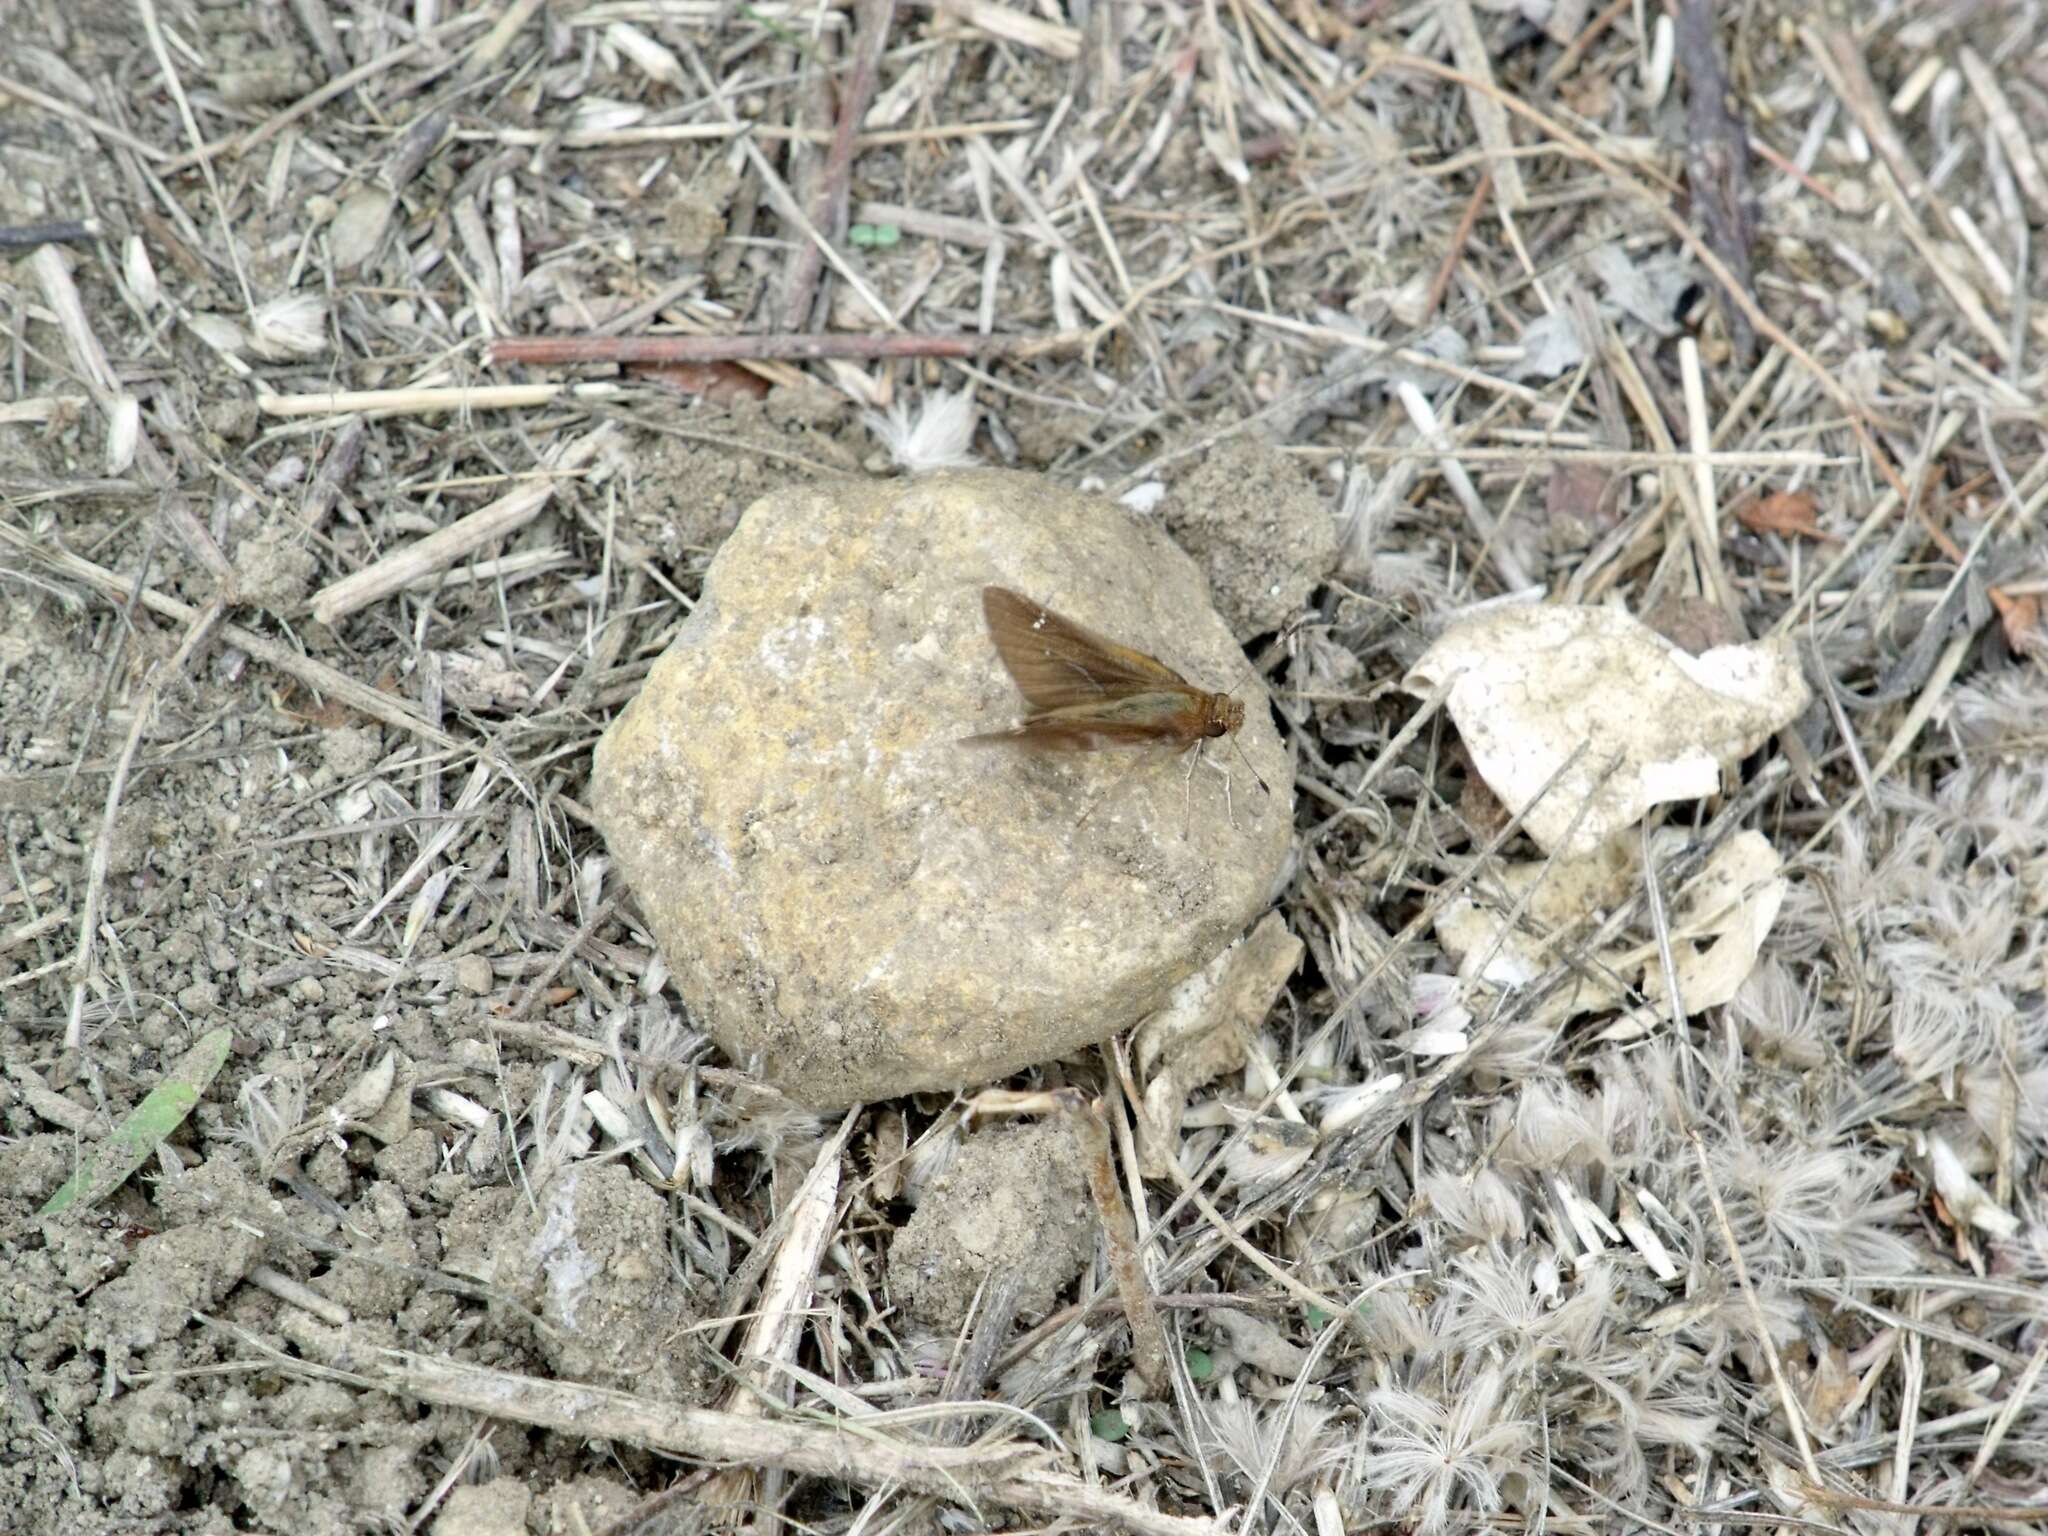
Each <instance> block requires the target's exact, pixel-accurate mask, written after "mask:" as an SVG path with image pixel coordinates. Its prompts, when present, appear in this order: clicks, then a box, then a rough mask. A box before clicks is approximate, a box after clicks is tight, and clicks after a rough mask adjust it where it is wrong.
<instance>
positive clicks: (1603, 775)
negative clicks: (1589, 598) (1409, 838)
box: [1402, 607, 1807, 856]
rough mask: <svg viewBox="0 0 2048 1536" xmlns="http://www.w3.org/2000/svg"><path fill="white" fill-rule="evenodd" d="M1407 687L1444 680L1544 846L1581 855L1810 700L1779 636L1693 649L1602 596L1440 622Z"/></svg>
mask: <svg viewBox="0 0 2048 1536" xmlns="http://www.w3.org/2000/svg"><path fill="white" fill-rule="evenodd" d="M1402 686H1403V687H1404V688H1406V689H1407V690H1408V691H1409V692H1411V693H1416V694H1422V695H1428V694H1430V693H1432V692H1434V691H1435V690H1436V689H1437V688H1438V687H1440V686H1445V687H1447V688H1448V690H1449V696H1448V701H1447V703H1448V708H1449V710H1450V714H1451V718H1452V720H1453V721H1455V722H1456V724H1457V727H1458V731H1459V734H1460V735H1461V736H1462V737H1463V738H1464V741H1465V745H1466V748H1467V750H1469V751H1470V752H1471V754H1472V761H1473V763H1474V764H1475V765H1476V766H1477V767H1478V769H1479V772H1480V774H1481V775H1482V776H1483V777H1484V778H1485V780H1486V782H1487V784H1488V785H1489V786H1490V787H1491V788H1492V790H1493V792H1494V793H1495V794H1496V795H1498V796H1500V799H1501V802H1502V804H1504V805H1506V806H1507V807H1508V809H1509V810H1510V811H1514V812H1520V813H1523V823H1522V824H1523V826H1524V827H1525V828H1526V829H1527V831H1528V833H1529V835H1530V836H1531V837H1533V838H1534V839H1535V840H1536V842H1537V843H1538V844H1539V845H1541V846H1542V847H1543V848H1545V849H1547V850H1550V851H1552V852H1556V853H1564V854H1568V855H1573V856H1578V855H1583V854H1588V853H1591V852H1593V851H1594V850H1596V849H1597V848H1599V846H1600V845H1601V844H1602V843H1604V842H1605V841H1606V840H1607V839H1608V838H1610V837H1612V836H1613V835H1614V834H1615V833H1617V832H1620V831H1622V830H1624V829H1626V828H1628V827H1632V826H1634V825H1635V824H1636V823H1637V822H1638V821H1640V820H1641V819H1642V818H1643V816H1644V815H1645V814H1646V813H1647V812H1648V811H1649V809H1650V808H1651V807H1652V806H1655V805H1662V804H1664V803H1666V802H1668V801H1673V800H1695V799H1698V798H1700V797H1702V796H1704V795H1710V794H1712V793H1714V791H1715V790H1717V789H1718V788H1719V787H1720V782H1721V770H1722V767H1723V765H1724V764H1730V763H1733V762H1735V761H1736V760H1738V759H1740V758H1741V757H1742V756H1744V755H1745V754H1747V753H1749V752H1752V751H1754V750H1755V749H1756V748H1757V747H1758V746H1760V745H1761V744H1762V743H1763V742H1764V741H1766V740H1768V739H1769V737H1770V736H1771V734H1772V733H1773V732H1775V731H1777V730H1780V729H1782V728H1783V727H1784V726H1786V725H1788V724H1789V723H1791V721H1792V720H1793V719H1795V718H1796V717H1797V716H1798V714H1799V712H1800V710H1802V709H1804V708H1805V707H1806V701H1807V689H1806V682H1805V679H1804V678H1802V677H1801V676H1800V672H1799V664H1798V661H1797V660H1796V658H1795V657H1794V654H1793V652H1792V650H1791V649H1790V647H1789V646H1788V645H1785V644H1783V643H1776V642H1774V643H1764V644H1756V645H1724V646H1716V647H1715V648H1714V649H1712V650H1709V651H1706V652H1703V653H1702V654H1700V655H1698V656H1689V655H1687V654H1686V653H1685V652H1684V651H1682V650H1680V649H1679V648H1678V647H1676V646H1674V645H1672V644H1671V643H1670V642H1669V641H1668V640H1665V639H1664V638H1663V637H1662V636H1660V635H1658V634H1656V633H1654V632H1653V631H1651V630H1650V629H1648V628H1647V627H1645V626H1644V625H1643V624H1641V623H1639V622H1638V621H1637V620H1635V619H1633V618H1631V617H1630V616H1629V615H1627V614H1625V613H1622V612H1620V611H1618V610H1615V609H1611V608H1572V607H1515V608H1506V609H1501V610H1499V611H1496V612H1491V613H1484V614H1481V615H1480V616H1479V617H1477V618H1473V619H1468V620H1466V621H1465V622H1464V623H1462V624H1458V625H1455V626H1454V627H1452V628H1451V629H1449V630H1447V631H1446V632H1445V633H1444V634H1443V635H1442V636H1441V637H1440V638H1439V639H1438V640H1437V642H1436V643H1435V644H1434V645H1432V646H1431V647H1430V648H1429V650H1428V651H1426V652H1425V653H1424V654H1423V656H1422V658H1421V660H1419V661H1418V662H1417V663H1416V664H1415V667H1414V669H1413V670H1412V671H1411V672H1410V673H1409V675H1408V677H1407V679H1406V680H1405V681H1404V682H1403V684H1402Z"/></svg>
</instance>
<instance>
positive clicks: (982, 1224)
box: [889, 1120, 1095, 1329]
mask: <svg viewBox="0 0 2048 1536" xmlns="http://www.w3.org/2000/svg"><path fill="white" fill-rule="evenodd" d="M1081 1157H1082V1153H1081V1149H1080V1147H1079V1145H1078V1144H1077V1143H1076V1141H1075V1139H1074V1133H1073V1132H1072V1131H1071V1130H1069V1129H1068V1127H1067V1126H1066V1125H1065V1124H1064V1123H1063V1122H1060V1121H1057V1120H1055V1121H1048V1122H1045V1123H1043V1124H1039V1125H1026V1126H1018V1127H1015V1128H1011V1129H1006V1130H995V1131H984V1132H983V1133H982V1134H980V1135H978V1136H970V1137H968V1138H967V1141H966V1143H965V1144H964V1145H963V1146H962V1147H961V1148H960V1155H959V1157H958V1158H957V1159H956V1160H955V1161H954V1164H953V1166H952V1167H951V1168H949V1169H947V1170H946V1171H945V1172H944V1173H943V1174H941V1175H940V1176H939V1177H938V1178H937V1179H935V1180H933V1182H932V1187H931V1189H930V1190H929V1191H927V1192H926V1194H925V1197H924V1199H923V1200H922V1201H920V1202H919V1204H918V1207H917V1211H916V1213H915V1214H914V1215H913V1216H912V1217H911V1218H910V1220H909V1221H908V1222H906V1223H905V1224H904V1226H903V1229H902V1230H901V1231H899V1232H898V1233H897V1234H896V1237H895V1239H894V1241H892V1242H891V1243H890V1244H889V1288H890V1290H891V1292H892V1293H893V1294H894V1295H895V1297H896V1299H897V1300H899V1301H901V1302H902V1303H903V1304H904V1305H906V1306H907V1307H909V1308H910V1310H911V1312H912V1314H914V1315H915V1316H916V1317H918V1318H919V1319H920V1320H922V1321H924V1322H926V1323H929V1324H931V1325H932V1326H933V1327H936V1328H941V1329H952V1328H956V1327H958V1326H959V1324H960V1323H961V1322H962V1321H964V1320H965V1319H966V1317H967V1315H968V1313H969V1312H970V1311H971V1310H972V1309H973V1306H974V1298H975V1294H976V1292H978V1291H979V1290H980V1289H981V1285H982V1282H983V1281H985V1280H986V1279H988V1277H989V1276H990V1275H992V1274H1001V1275H1004V1276H1007V1277H1009V1278H1011V1279H1013V1280H1015V1282H1016V1284H1017V1307H1018V1310H1019V1311H1020V1312H1021V1313H1022V1314H1023V1315H1024V1316H1026V1317H1037V1316H1040V1315H1042V1314H1043V1313H1045V1312H1048V1311H1050V1310H1051V1308H1052V1304H1053V1301H1054V1299H1055V1298H1056V1297H1057V1296H1058V1295H1059V1293H1060V1291H1061V1290H1062V1289H1063V1288H1064V1287H1065V1286H1066V1285H1067V1284H1068V1282H1070V1281H1071V1280H1072V1279H1073V1278H1074V1276H1076V1275H1078V1274H1080V1273H1081V1269H1082V1266H1083V1265H1085V1264H1086V1263H1087V1262H1088V1257H1089V1255H1090V1254H1092V1253H1093V1252H1094V1251H1095V1213H1094V1207H1093V1206H1091V1205H1090V1204H1089V1203H1088V1175H1087V1172H1086V1170H1085V1169H1084V1168H1083V1166H1082V1162H1081Z"/></svg>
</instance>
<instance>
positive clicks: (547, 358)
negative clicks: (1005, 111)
mask: <svg viewBox="0 0 2048 1536" xmlns="http://www.w3.org/2000/svg"><path fill="white" fill-rule="evenodd" d="M1067 340H1068V339H1067V338H1066V337H1065V336H1064V335H1061V336H1051V337H1046V336H1030V337H1026V336H963V335H951V336H906V335H900V334H895V333H881V332H877V333H876V334H874V335H872V336H845V335H834V336H820V335H815V334H796V333H792V332H784V333H780V334H770V335H766V336H510V337H507V338H506V339H505V340H503V341H499V342H494V343H492V346H491V361H492V362H494V363H538V364H560V363H725V362H742V361H750V360H751V361H761V360H772V361H797V362H801V361H806V360H809V359H813V358H822V357H846V358H856V359H860V358H876V357H1002V356H1007V355H1010V354H1012V353H1031V352H1038V351H1052V350H1055V349H1057V348H1058V347H1060V346H1062V345H1065V344H1067Z"/></svg>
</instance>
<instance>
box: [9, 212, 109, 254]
mask: <svg viewBox="0 0 2048 1536" xmlns="http://www.w3.org/2000/svg"><path fill="white" fill-rule="evenodd" d="M99 237H100V225H99V221H98V220H97V219H67V220H65V221H64V222H63V223H61V224H0V251H32V250H34V249H35V248H36V247H37V246H39V245H75V244H77V243H78V242H79V241H81V240H97V239H98V238H99Z"/></svg>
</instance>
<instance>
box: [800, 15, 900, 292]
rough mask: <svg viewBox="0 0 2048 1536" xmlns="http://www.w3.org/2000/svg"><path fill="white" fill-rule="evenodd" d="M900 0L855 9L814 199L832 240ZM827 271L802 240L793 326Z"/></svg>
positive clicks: (817, 219)
mask: <svg viewBox="0 0 2048 1536" xmlns="http://www.w3.org/2000/svg"><path fill="white" fill-rule="evenodd" d="M895 9H896V6H895V3H894V0H860V3H859V4H858V5H857V6H856V7H855V20H854V28H855V35H854V41H853V68H852V71H851V72H850V73H849V74H848V75H847V77H846V87H845V90H844V91H843V92H842V93H841V95H840V97H839V115H838V119H837V121H836V122H835V123H834V124H833V129H832V146H831V148H830V149H828V150H827V151H826V152H825V165H824V168H823V170H822V171H820V172H819V173H818V178H817V186H816V189H815V195H814V196H813V198H812V199H811V208H810V214H811V222H812V223H813V224H814V225H816V226H817V229H818V233H819V234H820V235H822V236H823V237H824V238H825V239H827V240H834V241H836V240H840V239H843V238H844V237H845V234H846V208H847V202H848V195H847V194H848V189H849V187H850V186H851V185H852V182H853V141H854V136H855V135H856V134H858V133H859V132H860V125H861V119H863V118H864V117H866V116H867V115H868V106H869V104H870V103H872V102H873V101H874V99H875V82H876V77H877V75H878V74H879V72H880V68H881V63H882V51H883V50H884V49H885V48H886V47H888V44H889V20H890V17H891V15H892V13H893V12H894V11H895ZM824 269H825V253H824V252H823V251H821V250H819V249H818V247H817V244H816V243H815V242H813V241H810V240H805V239H801V238H799V239H798V241H797V243H796V248H795V250H794V251H793V252H792V253H791V256H790V265H789V269H788V271H787V272H786V273H785V274H784V280H783V292H782V305H781V313H782V323H783V324H784V325H786V326H789V327H790V328H791V329H796V328H798V327H801V326H803V325H805V324H806V323H807V322H808V321H809V319H810V315H811V306H812V304H813V303H814V302H815V300H816V299H817V295H818V279H819V275H820V274H821V273H822V272H823V271H824Z"/></svg>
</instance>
